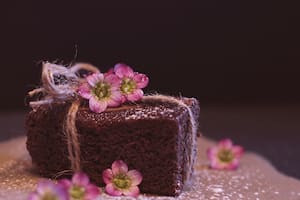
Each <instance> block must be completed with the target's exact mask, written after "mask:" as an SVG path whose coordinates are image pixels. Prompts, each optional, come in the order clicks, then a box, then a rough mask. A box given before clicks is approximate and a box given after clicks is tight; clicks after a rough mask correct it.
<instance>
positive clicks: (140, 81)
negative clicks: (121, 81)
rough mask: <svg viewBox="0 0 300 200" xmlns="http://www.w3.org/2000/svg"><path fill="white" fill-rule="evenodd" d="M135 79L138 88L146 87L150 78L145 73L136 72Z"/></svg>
mask: <svg viewBox="0 0 300 200" xmlns="http://www.w3.org/2000/svg"><path fill="white" fill-rule="evenodd" d="M133 80H134V81H135V83H136V85H137V88H144V87H146V86H147V85H148V83H149V78H148V77H147V76H146V75H145V74H139V73H135V74H134V77H133Z"/></svg>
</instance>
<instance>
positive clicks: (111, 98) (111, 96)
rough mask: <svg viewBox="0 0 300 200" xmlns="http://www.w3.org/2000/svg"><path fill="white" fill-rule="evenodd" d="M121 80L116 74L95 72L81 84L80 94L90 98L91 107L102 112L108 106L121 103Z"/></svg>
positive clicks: (94, 110)
mask: <svg viewBox="0 0 300 200" xmlns="http://www.w3.org/2000/svg"><path fill="white" fill-rule="evenodd" d="M120 84H121V80H120V78H119V77H118V76H116V75H115V74H102V73H94V74H92V75H89V76H88V77H87V78H86V82H85V83H83V84H82V85H80V86H79V88H78V94H79V95H80V96H81V97H83V98H84V99H88V100H89V107H90V109H91V110H92V111H93V112H95V113H101V112H103V111H105V110H106V108H107V107H117V106H119V105H120V104H121V101H122V94H121V92H120Z"/></svg>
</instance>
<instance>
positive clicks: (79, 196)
mask: <svg viewBox="0 0 300 200" xmlns="http://www.w3.org/2000/svg"><path fill="white" fill-rule="evenodd" d="M69 192H70V196H71V198H72V200H83V197H84V194H85V189H84V188H83V187H80V186H76V185H75V186H73V187H72V188H71V189H70V191H69Z"/></svg>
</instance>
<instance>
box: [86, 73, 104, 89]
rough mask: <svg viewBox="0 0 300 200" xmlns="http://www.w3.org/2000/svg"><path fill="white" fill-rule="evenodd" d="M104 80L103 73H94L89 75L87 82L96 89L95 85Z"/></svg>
mask: <svg viewBox="0 0 300 200" xmlns="http://www.w3.org/2000/svg"><path fill="white" fill-rule="evenodd" d="M103 79H104V76H103V74H101V73H94V74H92V75H89V76H88V77H86V80H87V82H88V83H89V85H90V86H92V87H95V85H96V84H97V83H98V82H99V81H101V80H103Z"/></svg>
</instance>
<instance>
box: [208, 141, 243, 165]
mask: <svg viewBox="0 0 300 200" xmlns="http://www.w3.org/2000/svg"><path fill="white" fill-rule="evenodd" d="M243 152H244V150H243V147H241V146H237V145H233V144H232V141H231V140H230V139H223V140H221V141H219V142H218V144H217V145H216V146H214V147H211V148H209V149H208V150H207V156H208V158H209V160H210V167H211V168H212V169H228V170H234V169H237V168H238V166H239V163H240V158H241V156H242V155H243Z"/></svg>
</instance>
